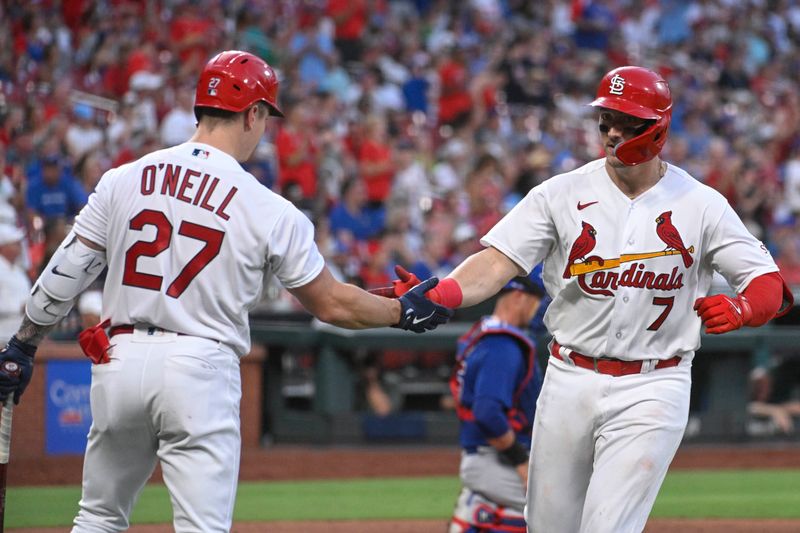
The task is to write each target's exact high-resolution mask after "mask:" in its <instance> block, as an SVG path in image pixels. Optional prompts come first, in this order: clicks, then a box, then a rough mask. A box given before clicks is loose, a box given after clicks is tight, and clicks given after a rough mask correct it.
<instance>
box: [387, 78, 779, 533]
mask: <svg viewBox="0 0 800 533" xmlns="http://www.w3.org/2000/svg"><path fill="white" fill-rule="evenodd" d="M591 105H593V106H595V107H596V108H597V109H598V112H599V129H600V135H601V138H602V142H603V145H604V148H605V158H603V159H599V160H597V161H592V162H590V163H588V164H586V165H584V166H583V167H581V168H578V169H576V170H574V171H572V172H568V173H566V174H562V175H559V176H555V177H553V178H552V179H550V180H548V181H546V182H544V183H542V184H541V185H539V186H538V187H535V188H534V189H532V190H531V191H530V192H529V193H528V195H527V196H526V197H525V198H524V199H523V200H522V201H521V202H520V203H519V204H518V205H517V206H516V207H515V208H514V209H512V210H511V211H510V212H509V213H508V215H506V216H505V217H504V218H503V219H502V220H501V221H500V222H499V223H498V224H497V225H496V226H495V227H494V228H492V229H491V230H490V231H489V233H488V234H487V235H486V236H485V237H484V238H483V239H482V240H481V243H482V244H483V245H484V246H486V247H487V248H486V249H485V250H483V251H481V252H478V253H477V254H475V255H473V256H471V257H469V258H467V259H466V260H465V261H464V262H463V263H462V264H461V265H459V266H458V267H457V268H456V269H455V270H454V271H453V272H452V273H451V274H450V275H449V276H448V277H447V278H445V279H443V280H442V282H441V283H440V284H439V286H438V287H436V289H434V290H433V291H431V293H429V294H428V295H429V297H431V298H432V299H434V300H436V301H438V302H439V303H442V304H443V305H445V306H448V307H456V306H468V305H473V304H476V303H478V302H480V301H482V300H484V299H485V298H487V297H489V296H491V295H493V294H495V293H496V292H497V291H498V290H499V289H500V288H501V287H502V286H503V284H504V283H506V281H508V279H510V278H511V277H513V276H516V275H519V274H521V273H526V272H530V271H531V269H532V268H533V266H534V265H536V264H537V263H538V262H539V261H541V260H544V275H543V278H544V283H545V286H546V288H547V292H548V293H549V294H550V295H551V296H552V297H553V302H552V304H551V305H550V307H549V309H548V311H547V314H546V315H545V323H546V325H547V327H548V329H549V330H550V332H551V333H552V334H553V336H554V340H553V342H552V344H551V346H550V347H549V350H550V354H551V357H550V360H549V363H550V364H549V365H548V369H547V372H546V373H545V380H544V384H543V389H542V392H541V395H540V396H539V400H538V402H537V407H536V420H535V422H534V427H533V440H532V449H531V459H530V468H529V476H528V479H529V482H528V494H527V506H526V520H527V523H528V528H529V531H535V532H537V533H541V532H548V533H551V532H558V533H571V532H582V533H629V532H639V531H642V529H643V528H644V526H645V522H646V521H647V517H648V515H649V513H650V510H651V508H652V505H653V502H654V501H655V498H656V494H657V493H658V489H659V487H660V486H661V483H662V481H663V479H664V476H665V475H666V472H667V468H668V466H669V464H670V462H671V461H672V458H673V456H674V454H675V451H676V450H677V448H678V445H679V443H680V441H681V437H682V435H683V432H684V428H685V426H686V422H687V417H688V411H689V390H690V386H691V383H690V367H691V363H692V357H693V356H694V352H695V350H697V349H698V348H699V347H700V328H701V326H705V328H706V331H707V332H708V333H713V334H717V333H724V332H727V331H731V330H734V329H737V328H739V327H741V326H760V325H762V324H764V323H766V322H767V321H768V320H770V319H772V318H773V317H775V316H776V315H777V314H779V313H782V312H783V311H784V310H785V309H788V307H789V306H790V305H791V304H792V298H791V293H790V292H789V291H788V288H787V287H786V285H785V283H784V282H783V279H782V278H781V276H780V274H779V273H778V268H777V267H776V265H775V263H774V261H773V260H772V257H771V256H770V254H769V252H767V250H766V248H765V247H764V246H763V245H762V244H761V243H760V242H759V241H758V240H756V239H755V238H754V237H753V236H752V235H751V234H750V233H748V231H747V230H746V229H745V227H744V225H743V224H742V222H741V221H740V220H739V218H738V216H737V215H736V214H735V213H734V211H733V209H731V207H730V206H729V205H728V203H727V202H726V201H725V199H724V198H723V197H722V196H721V195H720V194H718V193H717V192H716V191H714V190H712V189H711V188H709V187H706V186H704V185H703V184H701V183H700V182H698V181H697V180H695V179H694V178H692V177H691V176H690V175H688V174H687V173H686V172H685V171H683V170H681V169H680V168H677V167H675V166H673V165H670V164H667V163H666V162H664V161H661V159H660V158H659V157H658V154H659V152H660V151H661V148H662V147H663V145H664V142H665V141H666V137H667V130H668V128H669V122H670V116H671V108H672V97H671V95H670V91H669V87H668V86H667V83H666V82H665V81H664V80H663V79H662V78H661V76H659V75H658V74H656V73H655V72H652V71H650V70H647V69H644V68H640V67H630V66H628V67H621V68H618V69H615V70H612V71H611V72H609V73H607V74H606V75H605V77H604V78H603V79H602V81H601V82H600V85H599V88H598V92H597V99H595V100H594V101H593V102H592V104H591ZM714 271H717V272H719V273H720V274H722V276H724V277H725V279H726V280H727V281H728V283H729V284H730V285H731V287H733V288H734V289H735V291H736V293H737V296H735V297H728V296H726V295H722V294H716V295H713V296H706V295H707V293H708V291H709V288H710V287H711V277H712V273H713V272H714ZM415 282H416V280H409V279H401V280H397V281H396V282H395V290H396V292H397V293H401V292H403V290H405V289H406V288H408V287H407V286H406V287H402V284H403V283H408V285H413V284H414V283H415ZM398 286H401V289H400V290H398ZM693 310H694V311H696V313H695V312H692V311H693ZM576 509H578V511H577V512H576Z"/></svg>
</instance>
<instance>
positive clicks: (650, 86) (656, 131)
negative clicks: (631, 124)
mask: <svg viewBox="0 0 800 533" xmlns="http://www.w3.org/2000/svg"><path fill="white" fill-rule="evenodd" d="M590 105H592V106H594V107H602V108H605V109H613V110H614V111H619V112H620V113H625V114H627V115H632V116H634V117H638V118H643V119H646V120H652V121H653V124H651V125H650V126H649V127H648V128H647V129H646V130H645V131H644V132H643V133H641V134H639V135H637V136H636V137H634V138H632V139H629V140H627V141H625V142H623V143H620V144H619V145H617V148H616V151H615V153H614V155H616V156H617V159H619V160H620V161H622V163H624V164H626V165H630V166H634V165H638V164H639V163H644V162H645V161H650V160H651V159H653V158H654V157H655V156H657V155H658V154H659V152H661V149H662V148H663V147H664V143H665V142H666V141H667V130H668V129H669V123H670V121H671V120H672V95H671V94H670V91H669V85H667V82H666V81H664V78H662V77H661V76H660V75H659V74H657V73H655V72H653V71H652V70H648V69H646V68H642V67H632V66H628V67H619V68H616V69H614V70H612V71H610V72H608V73H607V74H606V75H605V76H603V79H602V80H601V81H600V85H599V86H598V87H597V98H596V99H595V100H594V101H593V102H592V103H591V104H590Z"/></svg>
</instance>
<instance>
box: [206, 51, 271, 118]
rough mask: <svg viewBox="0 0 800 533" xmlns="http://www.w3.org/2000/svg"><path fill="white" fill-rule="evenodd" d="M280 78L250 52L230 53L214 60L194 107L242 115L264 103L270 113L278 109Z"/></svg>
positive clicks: (207, 70) (224, 53) (222, 54)
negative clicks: (249, 108)
mask: <svg viewBox="0 0 800 533" xmlns="http://www.w3.org/2000/svg"><path fill="white" fill-rule="evenodd" d="M277 100H278V76H277V75H276V74H275V71H274V70H273V69H272V67H271V66H269V65H268V64H267V63H266V61H264V60H263V59H261V58H259V57H256V56H254V55H253V54H251V53H249V52H241V51H239V50H228V51H226V52H222V53H219V54H217V55H216V56H214V57H212V58H211V60H210V61H209V62H208V63H207V64H206V66H205V68H203V72H202V73H200V80H199V81H198V82H197V92H196V94H195V101H194V105H195V106H197V107H213V108H214V109H224V110H225V111H233V112H234V113H238V112H240V111H244V110H245V109H247V108H248V107H250V106H251V105H253V104H255V103H256V102H264V103H265V104H267V106H268V107H269V114H270V115H273V116H276V117H282V116H283V112H282V111H281V110H280V108H278V102H277Z"/></svg>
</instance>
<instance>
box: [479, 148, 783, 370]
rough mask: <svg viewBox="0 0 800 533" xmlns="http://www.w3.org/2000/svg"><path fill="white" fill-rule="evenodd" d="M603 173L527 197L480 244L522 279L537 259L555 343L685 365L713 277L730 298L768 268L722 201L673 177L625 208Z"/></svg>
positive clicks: (576, 175) (591, 172) (593, 165)
mask: <svg viewBox="0 0 800 533" xmlns="http://www.w3.org/2000/svg"><path fill="white" fill-rule="evenodd" d="M604 165H605V159H599V160H596V161H592V162H590V163H588V164H586V165H584V166H583V167H581V168H578V169H576V170H574V171H572V172H568V173H566V174H562V175H559V176H555V177H553V178H551V179H550V180H548V181H546V182H544V183H542V184H541V185H539V186H537V187H535V188H534V189H532V190H531V191H530V192H529V193H528V195H527V196H526V197H525V198H524V199H523V200H522V201H521V202H520V203H519V204H518V205H517V206H515V207H514V209H512V210H511V211H510V212H509V213H508V214H507V215H506V216H505V217H504V218H503V219H502V220H501V221H500V222H498V223H497V225H496V226H495V227H494V228H492V230H491V231H489V233H487V235H486V236H485V237H484V238H483V239H482V240H481V243H482V244H483V245H484V246H493V247H495V248H497V249H498V250H499V251H501V252H502V253H503V254H505V255H506V256H508V257H509V258H510V259H511V260H513V261H514V262H515V263H516V264H517V265H519V266H520V267H521V268H523V269H524V270H525V271H526V272H530V271H531V269H532V268H533V266H534V265H536V264H537V263H538V262H539V261H541V260H542V259H544V270H543V279H544V283H545V287H546V288H547V291H548V293H549V294H550V295H551V296H552V297H553V302H552V304H551V305H550V307H549V308H548V310H547V314H546V315H545V324H546V325H547V327H548V329H549V330H550V332H551V333H552V334H553V335H554V337H555V338H556V339H557V340H558V342H559V343H560V344H562V345H564V346H567V347H569V348H572V349H573V350H576V351H578V352H580V353H584V354H588V355H592V356H607V357H615V358H618V359H625V360H644V359H667V358H670V357H672V356H675V355H682V356H690V355H691V353H692V352H693V351H694V350H696V349H697V348H698V347H699V346H700V327H701V321H700V318H699V317H698V316H697V314H696V313H694V312H693V311H691V309H692V306H693V304H694V301H695V299H696V298H698V297H701V296H706V295H707V293H708V290H709V288H710V286H711V279H712V274H713V271H714V270H716V271H718V272H719V273H720V274H722V276H723V277H724V278H725V279H726V281H727V282H728V283H729V284H730V285H731V287H733V288H734V289H735V290H736V291H737V292H741V291H742V290H744V288H745V287H747V285H748V284H749V283H750V281H751V280H752V279H753V278H755V277H757V276H760V275H762V274H766V273H769V272H777V271H778V267H777V266H776V265H775V262H774V261H773V259H772V257H771V256H770V254H769V252H768V251H767V249H766V247H765V246H764V245H763V244H762V243H761V242H760V241H758V240H757V239H756V238H755V237H753V236H752V235H751V234H750V233H749V232H748V231H747V229H746V228H745V227H744V225H743V224H742V222H741V220H740V219H739V217H738V216H737V215H736V213H735V212H734V211H733V209H731V207H730V206H729V205H728V203H727V201H726V200H725V198H724V197H723V196H722V195H720V194H719V193H718V192H716V191H715V190H713V189H711V188H710V187H707V186H705V185H703V184H702V183H700V182H698V181H697V180H695V179H694V178H692V177H691V176H690V175H689V174H687V173H686V172H685V171H683V170H681V169H680V168H677V167H675V166H672V165H669V166H668V169H667V172H666V174H665V175H664V176H663V177H662V178H661V180H660V181H659V182H658V183H657V184H656V185H655V186H653V187H652V188H651V189H649V190H648V191H646V192H645V193H643V194H641V195H640V196H638V197H637V198H635V199H633V200H631V199H630V198H628V197H627V196H626V195H625V194H624V193H623V192H622V191H620V189H619V188H618V187H617V186H616V185H615V184H614V182H612V181H611V178H610V177H609V176H608V173H607V171H606V169H605V166H604Z"/></svg>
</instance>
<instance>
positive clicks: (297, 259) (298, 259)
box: [267, 204, 325, 289]
mask: <svg viewBox="0 0 800 533" xmlns="http://www.w3.org/2000/svg"><path fill="white" fill-rule="evenodd" d="M269 243H270V250H269V255H268V257H267V261H268V263H269V265H270V269H271V270H272V272H273V273H274V274H275V276H277V278H278V279H279V280H280V282H281V284H282V285H283V286H284V287H286V288H287V289H294V288H296V287H302V286H303V285H306V284H307V283H309V282H310V281H312V280H313V279H314V278H316V277H317V276H318V275H319V273H320V272H321V271H322V268H323V267H324V266H325V260H324V259H323V257H322V254H320V252H319V249H318V248H317V246H316V244H315V243H314V226H313V225H312V224H311V221H310V220H309V219H308V217H306V216H305V215H304V214H303V213H302V212H301V211H300V210H299V209H297V208H296V207H294V206H293V205H291V204H288V205H287V208H286V209H284V211H283V213H282V214H281V216H280V217H279V219H278V222H277V224H276V225H275V226H274V228H273V232H272V235H270V238H269Z"/></svg>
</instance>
